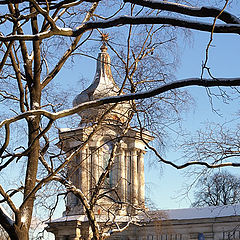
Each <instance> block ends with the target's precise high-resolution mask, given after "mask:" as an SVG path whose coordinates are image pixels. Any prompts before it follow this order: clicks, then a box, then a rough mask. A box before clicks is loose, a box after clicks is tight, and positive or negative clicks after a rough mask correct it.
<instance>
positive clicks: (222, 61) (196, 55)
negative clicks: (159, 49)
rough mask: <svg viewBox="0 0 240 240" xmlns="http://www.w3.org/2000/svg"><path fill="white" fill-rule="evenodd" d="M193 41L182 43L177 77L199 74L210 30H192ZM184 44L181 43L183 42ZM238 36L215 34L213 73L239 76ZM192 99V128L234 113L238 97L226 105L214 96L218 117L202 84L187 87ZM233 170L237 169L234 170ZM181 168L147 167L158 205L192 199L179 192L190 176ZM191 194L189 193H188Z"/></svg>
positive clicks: (177, 205)
mask: <svg viewBox="0 0 240 240" xmlns="http://www.w3.org/2000/svg"><path fill="white" fill-rule="evenodd" d="M192 37H193V41H192V44H190V46H189V45H185V47H184V48H182V49H181V64H180V67H179V69H178V72H177V74H176V78H177V79H184V78H188V77H199V76H200V74H201V64H202V62H203V61H204V59H205V49H206V46H207V43H208V41H209V37H210V36H209V34H208V33H202V32H193V36H192ZM182 46H184V43H183V44H182ZM239 53H240V38H239V36H237V35H222V34H219V35H217V34H216V35H214V41H213V42H212V47H211V48H210V51H209V62H208V66H209V67H210V68H211V71H212V73H213V74H214V76H215V77H239V76H240V67H239V63H240V54H239ZM189 90H190V91H191V94H192V95H193V97H194V99H195V105H194V106H193V108H192V109H191V110H190V111H189V112H188V113H187V114H186V115H185V119H184V126H185V127H186V129H188V130H191V131H192V132H194V131H195V130H197V129H199V128H201V127H203V125H204V122H207V121H210V122H213V121H214V122H220V123H221V122H224V121H226V120H229V119H231V118H232V117H235V113H236V111H238V106H239V100H236V101H235V102H233V103H229V104H228V105H224V104H222V103H221V102H220V101H217V100H216V99H215V100H214V107H215V108H217V109H220V110H221V113H222V116H221V117H220V116H219V115H217V114H216V113H214V112H213V111H212V109H211V105H210V102H209V99H208V97H207V95H206V91H205V90H204V89H203V88H198V87H191V88H189ZM166 157H167V158H168V159H172V160H173V159H176V158H177V157H178V154H176V153H175V152H172V151H171V149H169V151H167V153H166ZM234 172H235V173H236V174H237V173H238V170H235V171H234ZM183 173H184V171H182V170H181V171H179V170H176V169H173V168H172V167H169V166H163V169H162V170H161V169H160V168H156V166H154V167H150V168H149V167H148V166H147V169H146V182H147V183H148V184H149V186H150V189H151V191H150V197H151V199H152V200H153V202H154V203H155V204H156V206H157V207H159V208H162V209H168V208H185V207H189V206H190V204H191V201H189V199H188V198H187V197H186V198H184V199H182V197H180V198H177V199H176V196H179V195H180V196H181V193H183V191H182V190H183V189H184V186H185V184H186V183H190V181H191V180H190V179H186V178H184V176H183V175H184V174H183ZM191 196H192V194H190V197H191Z"/></svg>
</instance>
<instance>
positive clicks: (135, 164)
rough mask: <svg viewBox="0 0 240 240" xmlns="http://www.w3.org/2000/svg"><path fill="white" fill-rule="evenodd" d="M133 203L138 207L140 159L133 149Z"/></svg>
mask: <svg viewBox="0 0 240 240" xmlns="http://www.w3.org/2000/svg"><path fill="white" fill-rule="evenodd" d="M131 153H132V154H131V155H132V156H131V157H132V166H131V172H132V184H131V185H132V203H133V205H138V172H137V170H138V162H137V160H138V157H137V150H136V149H133V150H132V152H131Z"/></svg>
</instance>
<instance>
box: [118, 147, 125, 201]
mask: <svg viewBox="0 0 240 240" xmlns="http://www.w3.org/2000/svg"><path fill="white" fill-rule="evenodd" d="M118 163H119V171H118V172H119V176H118V179H119V180H118V181H119V185H120V187H119V189H120V197H121V201H125V200H126V187H125V186H126V161H125V151H124V150H123V149H122V148H121V149H120V150H119V161H118Z"/></svg>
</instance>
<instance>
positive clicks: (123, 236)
mask: <svg viewBox="0 0 240 240" xmlns="http://www.w3.org/2000/svg"><path fill="white" fill-rule="evenodd" d="M110 239H111V240H204V239H205V240H230V239H236V240H239V239H240V218H239V217H223V218H217V219H192V220H178V221H177V220H176V221H158V222H157V221H155V222H152V223H149V224H146V225H145V226H130V227H129V228H128V229H127V230H126V231H124V232H121V233H118V234H115V235H113V236H112V237H111V238H110Z"/></svg>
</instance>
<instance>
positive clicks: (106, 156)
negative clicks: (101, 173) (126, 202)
mask: <svg viewBox="0 0 240 240" xmlns="http://www.w3.org/2000/svg"><path fill="white" fill-rule="evenodd" d="M112 149H113V144H112V142H107V143H105V144H104V145H103V168H104V169H105V168H106V167H107V165H108V163H109V160H110V157H111V152H112ZM106 184H107V185H108V186H109V187H110V188H111V187H112V186H113V176H112V170H110V172H109V173H108V175H107V179H106Z"/></svg>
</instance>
